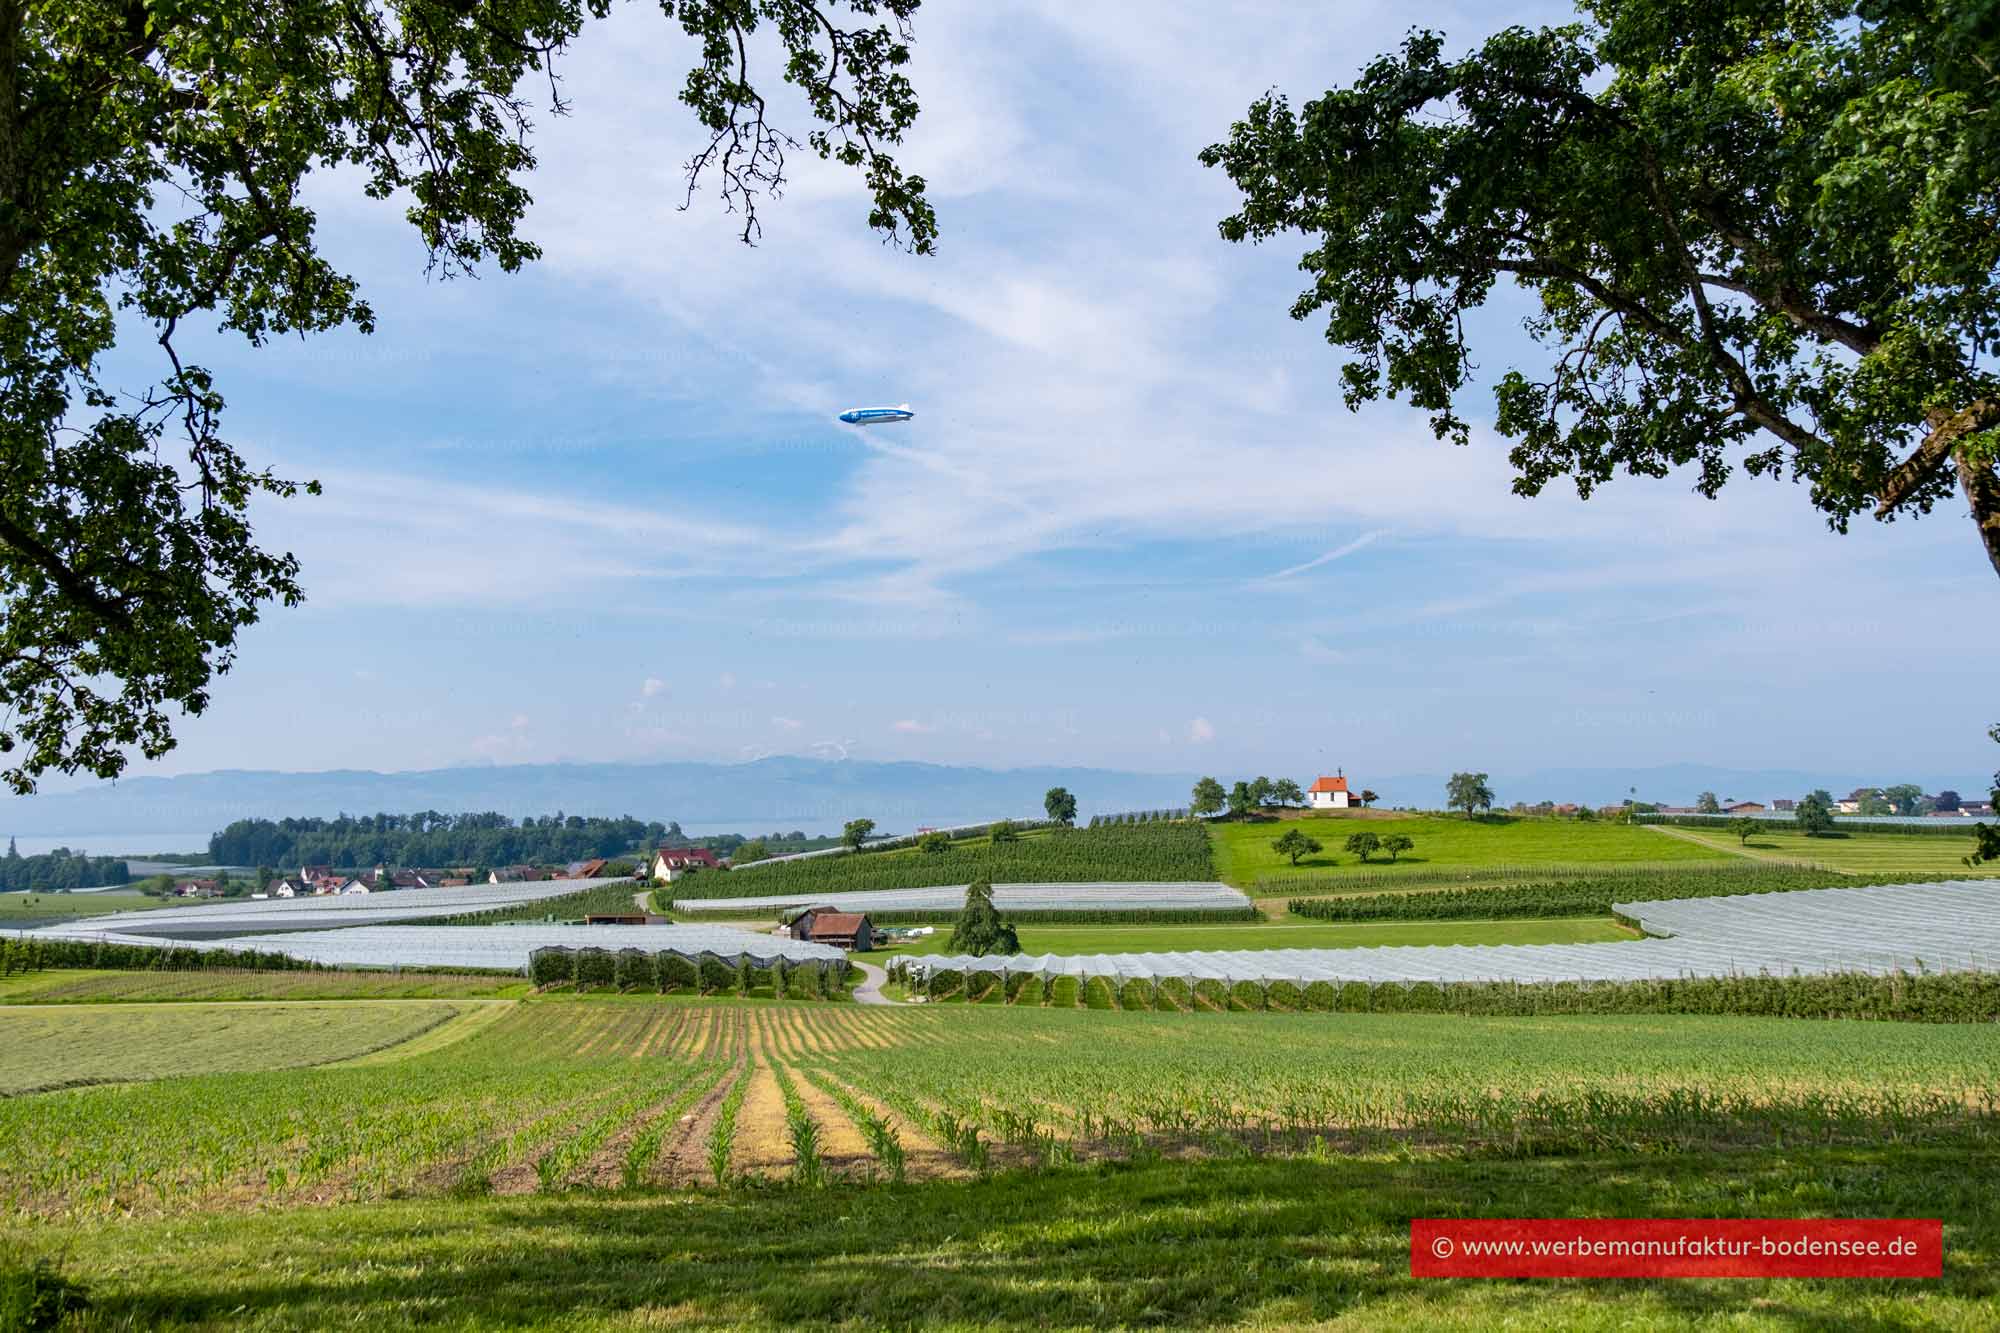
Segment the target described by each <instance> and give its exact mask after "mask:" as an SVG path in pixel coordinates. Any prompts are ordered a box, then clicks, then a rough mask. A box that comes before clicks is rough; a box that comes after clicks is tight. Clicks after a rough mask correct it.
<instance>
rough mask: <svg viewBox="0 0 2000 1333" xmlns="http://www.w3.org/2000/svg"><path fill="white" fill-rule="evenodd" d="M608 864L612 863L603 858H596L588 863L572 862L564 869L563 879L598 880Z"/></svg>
mask: <svg viewBox="0 0 2000 1333" xmlns="http://www.w3.org/2000/svg"><path fill="white" fill-rule="evenodd" d="M608 864H610V863H609V862H608V861H606V860H605V859H604V858H603V857H601V856H599V857H594V858H592V859H591V860H588V861H571V862H570V863H569V864H568V865H566V866H564V867H563V873H562V877H563V878H564V879H596V878H597V877H598V876H599V875H602V874H603V873H604V867H605V866H606V865H608Z"/></svg>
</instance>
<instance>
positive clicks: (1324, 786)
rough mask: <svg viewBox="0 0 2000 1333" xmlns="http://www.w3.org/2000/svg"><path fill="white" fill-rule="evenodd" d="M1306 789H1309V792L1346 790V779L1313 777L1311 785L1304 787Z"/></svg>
mask: <svg viewBox="0 0 2000 1333" xmlns="http://www.w3.org/2000/svg"><path fill="white" fill-rule="evenodd" d="M1306 790H1307V791H1309V792H1315V791H1346V790H1347V779H1346V778H1316V779H1314V781H1313V785H1312V786H1310V787H1307V788H1306Z"/></svg>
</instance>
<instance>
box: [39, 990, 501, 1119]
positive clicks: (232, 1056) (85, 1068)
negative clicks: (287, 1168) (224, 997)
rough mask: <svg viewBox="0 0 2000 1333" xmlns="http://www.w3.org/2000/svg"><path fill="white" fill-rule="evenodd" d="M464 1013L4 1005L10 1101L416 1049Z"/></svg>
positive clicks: (407, 1006) (408, 1008)
mask: <svg viewBox="0 0 2000 1333" xmlns="http://www.w3.org/2000/svg"><path fill="white" fill-rule="evenodd" d="M463 1012H465V1011H464V1008H463V1006H462V1005H459V1004H454V1003H452V1002H451V1001H448V1000H411V1001H399V1002H391V1001H362V1002H358V1003H351V1004H345V1003H343V1004H334V1003H327V1004H259V1005H248V1004H239V1005H217V1006H210V1005H194V1004H160V1005H145V1006H137V1005H132V1006H119V1007H117V1008H106V1009H75V1008H71V1007H68V1006H47V1007H45V1006H39V1005H36V1006H29V1005H22V1006H6V1007H0V1096H15V1095H17V1094H20V1093H23V1092H28V1091H32V1090H34V1089H37V1088H46V1087H52V1086H57V1085H70V1084H84V1083H105V1082H123V1081H136V1080H143V1079H157V1078H168V1077H173V1076H177V1075H183V1074H206V1073H220V1072H225V1071H230V1070H251V1069H274V1068H284V1067H290V1066H297V1065H318V1064H328V1063H331V1062H332V1061H335V1060H344V1059H350V1058H352V1057H354V1056H358V1055H362V1054H365V1053H367V1052H370V1051H374V1050H379V1049H382V1048H385V1047H389V1046H394V1045H396V1044H397V1043H399V1042H404V1041H408V1040H410V1039H411V1038H413V1037H416V1036H418V1035H419V1034H421V1033H424V1032H427V1031H429V1030H431V1029H433V1028H436V1027H438V1026H440V1025H442V1024H445V1023H448V1022H450V1021H451V1020H453V1019H455V1018H457V1017H458V1016H459V1015H460V1014H461V1013H463ZM14 1104H15V1105H40V1103H33V1102H16V1103H14ZM161 1128H162V1130H163V1131H164V1129H165V1128H166V1127H165V1126H162V1127H161Z"/></svg>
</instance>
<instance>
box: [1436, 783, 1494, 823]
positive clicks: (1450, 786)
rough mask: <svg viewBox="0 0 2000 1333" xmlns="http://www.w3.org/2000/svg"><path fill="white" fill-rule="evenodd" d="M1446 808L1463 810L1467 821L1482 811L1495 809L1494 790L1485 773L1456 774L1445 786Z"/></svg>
mask: <svg viewBox="0 0 2000 1333" xmlns="http://www.w3.org/2000/svg"><path fill="white" fill-rule="evenodd" d="M1444 790H1445V808H1446V809H1447V810H1463V811H1465V817H1466V818H1467V819H1470V818H1472V816H1473V814H1474V813H1475V812H1477V811H1480V810H1491V809H1492V808H1493V788H1491V787H1489V786H1487V785H1486V775H1485V774H1484V773H1454V774H1452V775H1451V779H1450V781H1448V782H1446V783H1445V785H1444Z"/></svg>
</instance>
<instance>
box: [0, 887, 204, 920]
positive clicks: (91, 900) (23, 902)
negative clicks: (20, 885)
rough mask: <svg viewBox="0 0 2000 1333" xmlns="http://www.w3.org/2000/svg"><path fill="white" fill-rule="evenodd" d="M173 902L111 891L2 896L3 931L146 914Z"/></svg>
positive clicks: (1, 894) (0, 895) (1, 915)
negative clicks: (111, 914)
mask: <svg viewBox="0 0 2000 1333" xmlns="http://www.w3.org/2000/svg"><path fill="white" fill-rule="evenodd" d="M172 902H173V900H172V899H170V898H152V897H148V896H147V895H145V894H143V893H126V892H124V891H122V890H118V889H107V890H106V891H105V892H103V893H0V929H9V928H18V927H19V926H20V924H21V923H22V922H24V921H44V920H57V919H60V918H63V917H78V916H103V915H105V914H106V913H109V912H142V911H144V910H146V909H147V908H149V907H166V906H169V905H171V903H172Z"/></svg>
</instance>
